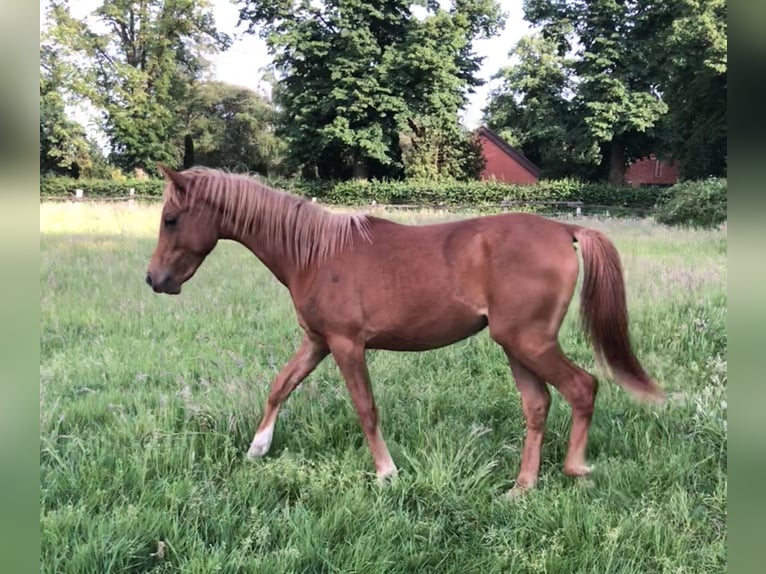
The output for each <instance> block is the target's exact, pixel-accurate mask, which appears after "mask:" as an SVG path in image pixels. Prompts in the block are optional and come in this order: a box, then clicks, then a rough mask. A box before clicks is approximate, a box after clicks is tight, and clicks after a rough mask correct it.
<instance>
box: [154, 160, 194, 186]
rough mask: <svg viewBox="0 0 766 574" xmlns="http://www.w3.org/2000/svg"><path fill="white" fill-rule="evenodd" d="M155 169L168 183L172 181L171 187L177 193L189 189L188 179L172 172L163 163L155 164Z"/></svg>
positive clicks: (176, 172)
mask: <svg viewBox="0 0 766 574" xmlns="http://www.w3.org/2000/svg"><path fill="white" fill-rule="evenodd" d="M157 169H159V170H160V171H161V172H162V174H163V175H164V176H165V178H166V179H167V180H168V181H172V182H173V185H175V186H176V188H177V189H178V190H179V191H186V190H187V189H188V188H189V177H188V176H186V175H184V174H182V173H180V172H178V171H176V170H174V169H170V168H169V167H168V166H166V165H165V164H163V163H157Z"/></svg>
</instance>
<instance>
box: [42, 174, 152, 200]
mask: <svg viewBox="0 0 766 574" xmlns="http://www.w3.org/2000/svg"><path fill="white" fill-rule="evenodd" d="M76 189H82V190H83V194H84V196H85V197H86V198H88V197H89V198H116V197H128V196H129V194H130V190H131V189H134V190H135V195H136V197H143V198H149V197H155V198H159V197H162V192H163V190H164V189H165V181H164V180H162V179H132V178H131V179H127V178H126V179H123V180H120V181H116V180H109V179H73V178H68V177H43V178H41V179H40V196H41V197H69V196H73V195H74V193H75V190H76Z"/></svg>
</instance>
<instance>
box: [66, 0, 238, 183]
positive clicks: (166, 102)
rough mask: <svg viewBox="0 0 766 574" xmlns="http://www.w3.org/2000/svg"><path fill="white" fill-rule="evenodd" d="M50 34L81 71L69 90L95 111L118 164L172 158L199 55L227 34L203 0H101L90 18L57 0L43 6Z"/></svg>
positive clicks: (177, 157)
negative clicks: (82, 17)
mask: <svg viewBox="0 0 766 574" xmlns="http://www.w3.org/2000/svg"><path fill="white" fill-rule="evenodd" d="M51 15H52V19H53V22H54V27H53V32H52V34H53V36H54V37H55V39H56V40H57V42H58V43H59V45H61V46H62V47H64V48H65V49H66V50H67V53H68V54H69V57H70V60H71V61H72V62H76V64H77V65H78V68H79V69H80V70H81V72H80V74H79V76H78V78H77V81H76V82H73V84H72V86H71V88H72V89H73V90H74V91H75V92H76V93H78V94H80V95H81V96H82V97H86V98H88V99H89V100H90V101H91V102H92V103H93V104H94V106H95V107H96V108H98V109H100V110H101V111H102V112H103V128H104V131H105V132H106V135H107V137H108V139H109V143H110V146H111V150H112V159H113V160H114V161H115V163H117V164H118V165H119V166H121V167H123V168H124V169H128V170H132V169H133V168H136V167H139V168H142V169H147V168H149V167H153V166H154V165H155V163H156V162H157V161H163V162H166V163H169V164H171V165H175V164H179V163H180V161H181V156H182V153H183V143H182V140H183V135H184V134H183V130H184V127H185V125H184V123H183V121H182V118H183V112H184V105H185V102H187V100H188V98H189V96H190V93H191V90H192V87H193V85H194V83H195V82H196V81H197V80H198V79H199V78H200V77H201V75H202V74H203V72H204V71H205V68H206V65H207V61H206V56H207V55H208V54H210V53H212V52H214V51H215V50H218V49H225V48H227V47H228V46H229V45H230V39H229V38H228V36H226V35H225V34H221V33H220V32H219V31H218V30H217V29H216V26H215V22H214V20H213V16H212V12H211V9H210V4H209V2H208V1H207V0H104V1H103V3H102V4H101V6H100V7H99V8H98V9H97V10H96V11H95V16H96V19H97V21H98V23H97V24H93V23H89V22H87V21H85V20H78V19H76V18H74V17H72V15H71V14H70V12H69V9H68V6H67V4H66V3H65V2H54V3H53V4H52V6H51Z"/></svg>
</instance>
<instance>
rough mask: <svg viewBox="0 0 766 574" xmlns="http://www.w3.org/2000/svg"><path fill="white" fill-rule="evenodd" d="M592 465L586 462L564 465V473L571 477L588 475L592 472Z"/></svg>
mask: <svg viewBox="0 0 766 574" xmlns="http://www.w3.org/2000/svg"><path fill="white" fill-rule="evenodd" d="M593 470H594V469H593V467H592V466H590V465H587V464H578V465H572V466H565V467H564V474H566V475H567V476H571V477H573V478H580V477H583V476H588V475H590V473H592V472H593Z"/></svg>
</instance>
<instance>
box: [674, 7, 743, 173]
mask: <svg viewBox="0 0 766 574" xmlns="http://www.w3.org/2000/svg"><path fill="white" fill-rule="evenodd" d="M670 4H671V5H672V6H673V7H674V8H675V10H676V12H675V14H674V19H673V22H672V27H671V30H670V33H669V35H668V37H667V40H666V42H665V43H664V47H665V52H666V54H668V56H667V58H668V60H667V71H666V72H667V73H666V76H665V79H664V81H663V82H662V84H661V85H662V89H663V93H664V95H663V97H664V98H665V100H666V101H667V102H668V105H669V106H670V112H669V114H668V124H669V125H668V140H669V144H668V147H669V149H670V151H671V152H672V153H673V155H674V157H675V158H676V159H677V160H678V162H679V165H680V169H681V176H682V177H683V178H685V179H702V178H706V177H710V176H717V177H725V176H726V170H727V157H728V150H727V133H728V132H727V8H726V2H725V0H704V1H702V0H678V1H677V2H671V3H670Z"/></svg>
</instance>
